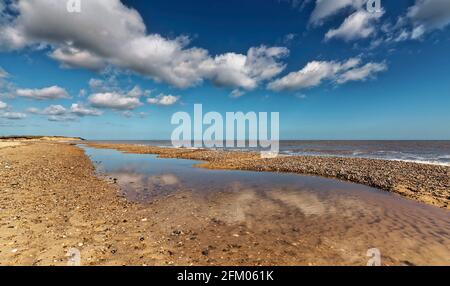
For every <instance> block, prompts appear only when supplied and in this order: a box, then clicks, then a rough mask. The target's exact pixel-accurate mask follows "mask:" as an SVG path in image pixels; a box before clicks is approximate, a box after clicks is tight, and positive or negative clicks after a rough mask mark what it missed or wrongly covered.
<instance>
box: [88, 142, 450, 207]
mask: <svg viewBox="0 0 450 286" xmlns="http://www.w3.org/2000/svg"><path fill="white" fill-rule="evenodd" d="M83 144H86V146H89V147H93V148H102V149H115V150H118V151H121V152H125V153H134V154H155V155H158V156H160V157H162V158H178V159H190V160H197V161H202V163H200V164H198V165H197V167H202V168H208V169H222V170H223V169H225V170H247V171H258V172H282V173H295V174H301V175H313V176H320V177H326V178H334V179H339V180H343V181H349V182H353V183H358V184H363V185H367V186H370V187H374V188H378V189H381V190H384V191H387V192H390V193H394V194H398V195H401V196H402V197H405V198H408V199H413V200H416V201H419V202H422V203H426V204H429V205H433V206H437V207H440V208H444V209H450V204H449V202H450V166H444V165H433V164H422V163H413V162H405V161H394V160H380V159H366V158H344V157H314V156H286V155H284V156H280V157H278V158H272V159H264V158H261V156H260V154H259V153H256V152H242V151H223V150H208V149H185V148H169V147H155V146H143V145H132V144H114V143H89V142H88V143H83Z"/></svg>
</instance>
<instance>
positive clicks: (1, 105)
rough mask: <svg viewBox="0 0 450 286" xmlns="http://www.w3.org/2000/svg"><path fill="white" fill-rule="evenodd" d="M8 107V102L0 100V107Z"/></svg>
mask: <svg viewBox="0 0 450 286" xmlns="http://www.w3.org/2000/svg"><path fill="white" fill-rule="evenodd" d="M7 107H8V104H6V103H4V102H3V101H0V109H6V108H7Z"/></svg>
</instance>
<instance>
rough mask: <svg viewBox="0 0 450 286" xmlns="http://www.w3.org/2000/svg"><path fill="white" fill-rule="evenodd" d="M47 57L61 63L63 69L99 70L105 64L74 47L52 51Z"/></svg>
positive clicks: (87, 52) (101, 60)
mask: <svg viewBox="0 0 450 286" xmlns="http://www.w3.org/2000/svg"><path fill="white" fill-rule="evenodd" d="M49 56H50V57H51V58H52V59H55V60H57V61H59V62H61V63H62V66H63V67H66V68H70V67H79V68H86V69H91V70H101V69H103V68H105V67H106V63H105V61H104V60H103V59H101V58H100V57H97V56H95V55H93V54H91V53H90V52H89V51H82V50H79V49H76V48H74V47H70V46H69V47H62V48H57V49H56V50H54V51H52V52H51V53H50V54H49Z"/></svg>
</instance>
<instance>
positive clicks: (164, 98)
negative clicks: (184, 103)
mask: <svg viewBox="0 0 450 286" xmlns="http://www.w3.org/2000/svg"><path fill="white" fill-rule="evenodd" d="M179 99H180V97H179V96H174V95H171V94H168V95H166V94H163V93H161V94H160V95H158V96H156V97H153V98H148V99H147V102H148V103H150V104H155V105H165V106H168V105H173V104H175V103H177V102H178V100H179Z"/></svg>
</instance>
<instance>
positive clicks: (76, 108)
mask: <svg viewBox="0 0 450 286" xmlns="http://www.w3.org/2000/svg"><path fill="white" fill-rule="evenodd" d="M70 112H72V113H73V114H75V115H77V116H80V117H84V116H100V115H102V112H101V111H100V110H97V109H95V108H89V107H86V106H84V105H83V104H81V103H74V104H72V106H71V107H70Z"/></svg>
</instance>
